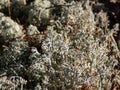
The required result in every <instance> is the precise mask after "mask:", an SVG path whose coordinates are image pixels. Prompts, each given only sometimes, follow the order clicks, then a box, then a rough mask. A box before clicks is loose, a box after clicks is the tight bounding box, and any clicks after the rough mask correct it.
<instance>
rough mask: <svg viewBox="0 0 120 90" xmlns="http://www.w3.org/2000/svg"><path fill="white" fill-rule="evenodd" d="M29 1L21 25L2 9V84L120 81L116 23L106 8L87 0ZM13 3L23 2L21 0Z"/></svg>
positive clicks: (63, 87)
mask: <svg viewBox="0 0 120 90" xmlns="http://www.w3.org/2000/svg"><path fill="white" fill-rule="evenodd" d="M25 1H26V7H25V8H24V9H25V10H26V11H25V14H28V18H26V22H24V23H25V25H24V23H23V27H21V25H19V24H18V23H16V22H15V21H13V20H12V19H13V18H12V19H11V18H9V17H7V16H5V15H4V14H3V13H0V37H1V39H0V50H1V51H0V89H3V90H4V89H18V90H19V89H21V90H81V87H82V86H84V84H85V85H87V86H86V87H89V89H90V90H94V89H96V90H104V89H107V90H110V89H111V88H112V86H113V82H117V84H118V85H119V83H120V79H119V78H120V77H119V76H118V72H117V70H115V67H116V66H117V65H118V60H117V59H119V50H118V47H117V43H116V42H115V40H114V37H113V35H114V34H116V33H117V30H118V29H116V28H117V27H118V26H116V28H113V29H112V30H109V29H108V24H109V22H108V17H107V14H106V13H105V12H104V11H101V12H99V13H96V15H94V13H93V11H92V7H91V6H90V4H89V0H88V1H87V0H85V1H82V0H70V1H68V0H33V1H32V0H31V1H28V0H25ZM13 4H18V7H17V8H19V5H24V3H23V0H15V1H14V0H12V1H11V5H13ZM17 8H15V9H14V10H13V9H12V10H13V12H16V10H17ZM22 9H23V7H20V8H19V10H20V12H21V10H22ZM19 10H18V12H16V14H17V15H16V16H19V15H18V13H20V12H19ZM23 12H24V11H23ZM13 16H14V15H13ZM21 18H23V19H24V16H23V17H20V20H23V19H21ZM41 24H42V25H41ZM42 28H45V30H41V29H42ZM22 29H23V30H22ZM113 76H114V77H113Z"/></svg>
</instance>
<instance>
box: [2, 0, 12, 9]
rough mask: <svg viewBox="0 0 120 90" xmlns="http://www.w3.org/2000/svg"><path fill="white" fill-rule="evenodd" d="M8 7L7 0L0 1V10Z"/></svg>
mask: <svg viewBox="0 0 120 90" xmlns="http://www.w3.org/2000/svg"><path fill="white" fill-rule="evenodd" d="M9 5H10V2H9V0H1V1H0V10H1V9H4V8H5V7H8V6H9Z"/></svg>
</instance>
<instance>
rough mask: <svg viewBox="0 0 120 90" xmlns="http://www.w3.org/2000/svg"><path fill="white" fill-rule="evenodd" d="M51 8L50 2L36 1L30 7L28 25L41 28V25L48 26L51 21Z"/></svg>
mask: <svg viewBox="0 0 120 90" xmlns="http://www.w3.org/2000/svg"><path fill="white" fill-rule="evenodd" d="M50 6H51V3H50V1H49V0H35V1H34V2H33V3H31V5H30V6H29V7H28V8H30V9H29V12H28V20H27V21H28V23H30V24H33V25H36V26H40V24H41V23H42V24H47V23H48V22H49V19H50V9H49V8H50Z"/></svg>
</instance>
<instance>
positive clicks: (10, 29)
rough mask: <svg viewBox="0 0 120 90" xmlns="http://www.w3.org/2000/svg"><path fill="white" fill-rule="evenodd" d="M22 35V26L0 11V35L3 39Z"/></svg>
mask: <svg viewBox="0 0 120 90" xmlns="http://www.w3.org/2000/svg"><path fill="white" fill-rule="evenodd" d="M22 35H23V32H22V27H21V26H20V25H18V24H17V23H16V22H14V21H13V20H11V19H10V18H9V17H6V16H4V15H3V14H2V13H0V36H1V37H2V38H3V39H4V40H5V41H9V40H12V39H15V38H17V37H21V36H22Z"/></svg>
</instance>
